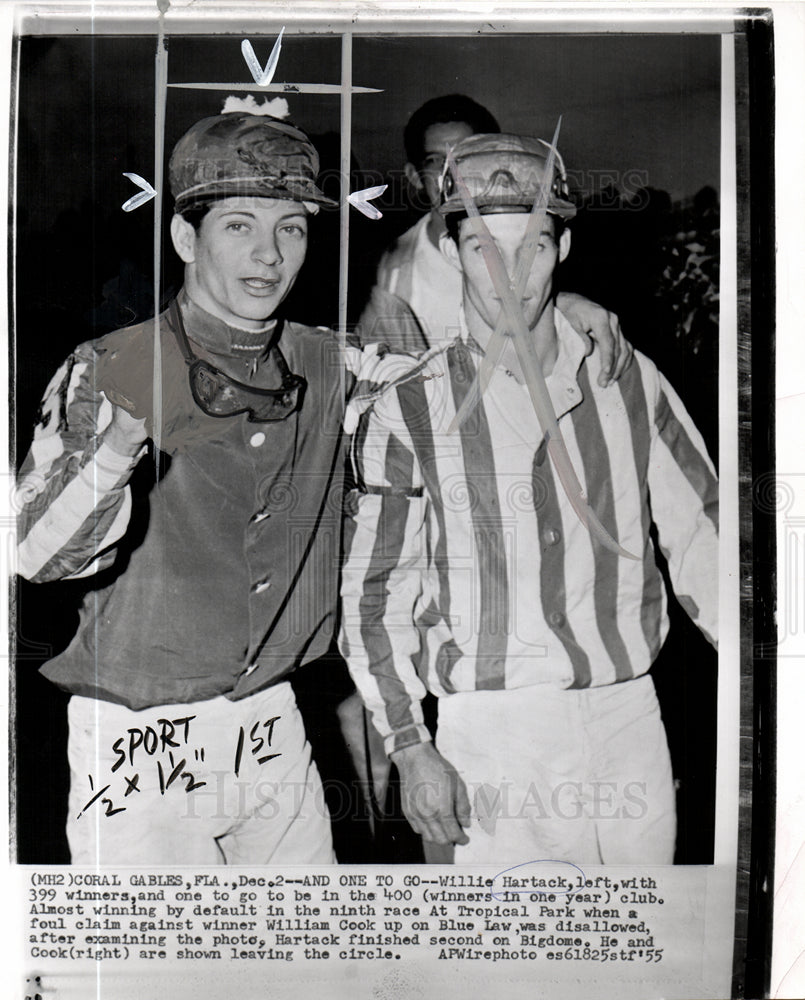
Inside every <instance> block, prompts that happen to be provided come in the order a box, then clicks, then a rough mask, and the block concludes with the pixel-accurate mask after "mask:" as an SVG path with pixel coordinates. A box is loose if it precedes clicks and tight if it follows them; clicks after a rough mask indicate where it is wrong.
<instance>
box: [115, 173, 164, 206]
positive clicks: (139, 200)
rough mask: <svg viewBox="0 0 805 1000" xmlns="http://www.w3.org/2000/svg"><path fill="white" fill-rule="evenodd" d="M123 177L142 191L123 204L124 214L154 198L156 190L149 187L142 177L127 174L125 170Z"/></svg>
mask: <svg viewBox="0 0 805 1000" xmlns="http://www.w3.org/2000/svg"><path fill="white" fill-rule="evenodd" d="M123 176H124V177H128V179H129V180H130V181H132V182H133V183H134V184H136V185H137V187H141V188H142V191H140V192H139V194H133V195H132V196H131V198H129V200H128V201H126V202H124V203H123V206H122V207H123V211H124V212H133V211H134V209H135V208H139V207H140V205H145V204H146V202H149V201H150V200H151V199H152V198H155V197H156V190H155V189H154V188H152V187H151V185H150V184H149V183H148V181H147V180H146V179H145V178H144V177H140V175H139V174H128V173H126V171H125V170H124V171H123Z"/></svg>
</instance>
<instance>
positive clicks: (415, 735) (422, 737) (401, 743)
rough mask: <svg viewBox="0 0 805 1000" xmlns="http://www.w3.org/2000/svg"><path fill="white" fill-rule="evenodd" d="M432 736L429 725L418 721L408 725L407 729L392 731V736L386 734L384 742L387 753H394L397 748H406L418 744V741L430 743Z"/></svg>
mask: <svg viewBox="0 0 805 1000" xmlns="http://www.w3.org/2000/svg"><path fill="white" fill-rule="evenodd" d="M431 741H432V737H431V735H430V732H429V731H428V727H427V726H425V725H423V724H422V723H417V724H416V725H413V726H408V727H407V728H406V729H401V730H400V731H399V732H396V733H392V734H391V735H390V736H386V738H385V739H384V740H383V743H384V745H385V748H386V753H387V754H389V755H390V754H392V753H394V751H395V750H404V749H405V748H406V747H413V746H416V745H417V743H430V742H431Z"/></svg>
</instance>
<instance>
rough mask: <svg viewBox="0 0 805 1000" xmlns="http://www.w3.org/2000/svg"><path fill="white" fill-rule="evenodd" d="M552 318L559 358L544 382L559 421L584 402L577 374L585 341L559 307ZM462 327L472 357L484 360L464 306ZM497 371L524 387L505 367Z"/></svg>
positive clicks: (501, 366)
mask: <svg viewBox="0 0 805 1000" xmlns="http://www.w3.org/2000/svg"><path fill="white" fill-rule="evenodd" d="M553 315H554V324H555V327H556V342H557V356H556V361H555V362H554V366H553V371H552V372H551V374H550V375H547V376H546V378H545V382H546V384H547V386H548V393H549V395H550V397H551V402H552V403H553V409H554V413H555V415H556V419H557V420H558V419H559V418H560V417H562V416H563V415H564V414H565V413H567V412H568V411H569V410H572V409H573V407H574V406H578V404H579V403H580V402H581V401H582V400H583V399H584V394H583V393H582V391H581V386H580V385H579V382H578V373H579V370H580V368H581V366H582V364H583V363H584V358H585V356H586V346H585V343H584V340H583V339H582V338H581V337H580V336H579V335H578V334H577V333H576V331H575V330H574V329H573V327H572V326H571V325H570V323H568V321H567V320H566V319H565V317H564V316H563V315H562V313H561V312H559V310H558V309H557V308H556V307H554V310H553ZM459 326H460V329H461V332H460V334H459V339H460V340H461V341H462V342H463V343H464V344H465V345H466V346H467V348H468V350H470V351H471V352H472V353H473V354H475V355H476V356H477V357H483V355H484V351H483V349H482V348H481V346H480V345H479V343H478V341H477V340H476V339H475V338H474V337H473V336H472V334H471V333H470V332H469V329H468V328H467V321H466V319H465V316H464V306H463V304H462V305H461V306H459ZM496 368H497V369H498V370H499V371H501V372H505V374H506V375H507V376H509V377H511V378H513V379H514V380H515V381H516V382H517V383H518V384H519V385H523V383H522V382H520V380H519V379H518V378H517V376H516V375H514V374H513V373H512V372H510V371H509V369H508V368H506V366H505V365H502V364H498V365H496ZM490 389H491V386H490Z"/></svg>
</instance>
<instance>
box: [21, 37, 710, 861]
mask: <svg viewBox="0 0 805 1000" xmlns="http://www.w3.org/2000/svg"><path fill="white" fill-rule="evenodd" d="M252 42H253V44H254V45H255V51H256V53H257V56H258V58H259V59H261V61H262V62H263V63H264V62H265V60H266V58H267V56H268V53H269V51H270V49H271V45H272V44H273V37H266V38H265V39H260V38H257V37H255V36H252ZM154 53H155V41H154V39H153V38H131V37H129V38H92V37H89V38H87V37H83V38H51V39H45V38H25V39H23V41H22V47H21V62H20V92H19V98H20V99H19V115H18V119H17V123H16V124H17V136H18V138H17V165H16V171H17V173H16V211H17V246H16V287H15V289H14V291H15V296H16V298H15V305H16V316H15V326H14V331H15V338H14V352H15V356H14V363H15V376H16V400H15V405H16V412H17V428H16V441H17V453H18V460H19V461H21V459H22V457H23V456H24V454H25V452H26V451H27V448H28V445H29V443H30V435H31V430H32V426H33V421H34V415H35V411H36V407H37V404H38V401H39V399H40V397H41V394H42V392H43V390H44V388H45V386H46V385H47V382H48V381H49V379H50V378H51V376H52V374H53V372H54V370H55V369H56V367H57V366H58V364H60V363H61V361H62V360H63V359H64V357H65V356H66V355H67V354H68V353H69V351H70V350H71V349H72V348H73V347H74V346H75V345H76V344H77V343H79V342H81V341H84V340H87V339H90V338H92V337H96V336H99V335H101V334H103V333H105V332H107V331H109V330H111V329H114V328H116V327H118V326H121V325H126V324H129V323H133V322H137V321H139V320H141V319H144V318H146V317H147V316H149V315H151V314H152V311H153V291H152V287H151V281H152V278H151V275H152V266H153V265H152V249H151V248H152V239H153V235H152V225H153V221H152V220H153V210H152V206H153V202H152V203H150V204H149V205H147V206H145V207H142V208H140V209H137V210H136V211H134V212H132V213H128V214H127V213H124V212H122V211H121V209H120V206H121V205H122V204H123V202H124V201H125V200H126V199H127V198H128V197H130V196H131V195H132V194H134V193H135V192H136V189H135V188H134V186H133V185H132V184H131V182H130V181H128V180H127V179H126V178H124V177H123V176H122V173H123V171H133V172H135V173H138V174H141V175H142V176H143V177H145V178H147V179H149V180H153V145H154V124H153V107H154V84H153V77H154ZM719 75H720V60H719V39H718V37H717V36H713V37H708V36H693V35H678V36H670V35H662V36H653V37H646V36H642V37H641V36H626V37H624V36H611V37H610V36H598V37H585V36H557V37H552V36H538V37H537V36H507V37H494V38H490V37H488V36H484V37H472V38H416V39H412V38H409V39H406V38H399V37H396V38H383V39H374V38H372V39H369V38H365V39H364V38H356V39H355V42H354V53H353V79H354V82H355V83H356V84H359V85H363V86H370V87H379V88H383V93H382V94H366V95H356V96H355V98H354V100H353V136H352V168H353V170H352V177H351V179H350V189H351V190H356V189H357V188H360V187H365V186H368V185H369V184H374V183H381V182H388V183H389V190H388V192H387V193H386V195H385V196H384V198H383V199H381V201H379V202H377V204H378V205H379V206H380V207H381V209H382V210H383V212H384V218H383V219H382V220H381V221H380V222H379V223H375V222H370V221H369V220H366V219H364V218H363V216H360V215H358V213H357V212H352V213H351V219H350V226H351V233H350V300H349V318H350V320H351V321H352V322H354V321H355V320H356V319H357V316H358V315H359V313H360V309H361V307H362V305H363V302H364V301H365V297H366V294H367V293H368V290H369V288H370V287H371V281H372V275H373V272H374V267H375V265H376V261H377V258H378V256H379V253H380V252H381V250H382V249H383V247H384V246H385V245H386V243H387V242H388V241H389V240H390V239H391V238H392V237H393V236H394V235H396V234H397V233H399V232H401V231H403V230H404V229H405V228H407V226H409V225H410V224H412V222H413V221H415V219H416V218H417V215H418V212H421V210H422V206H421V205H419V206H418V205H417V204H416V199H415V198H414V199H412V198H411V197H410V194H411V192H409V191H408V190H407V189H406V186H405V184H404V183H403V181H402V174H401V168H402V165H403V163H404V160H405V155H404V151H403V148H402V130H403V126H404V124H405V121H406V119H407V117H408V116H409V115H410V113H411V112H412V111H413V110H415V108H416V107H417V106H419V104H421V103H422V102H423V101H425V100H426V99H427V98H429V97H432V96H436V95H438V94H443V93H450V92H457V91H458V92H463V93H467V94H469V95H470V96H472V97H474V98H475V99H476V100H478V101H480V102H481V103H483V104H485V105H486V106H487V107H488V108H489V109H490V110H491V111H492V112H493V113H494V114H495V115H496V117H497V118H498V120H499V121H500V124H501V126H502V128H503V129H504V130H507V131H514V132H528V133H532V134H534V133H536V134H542V135H543V136H544V137H547V138H550V136H551V135H552V133H553V129H554V127H555V121H556V117H557V115H558V114H559V113H562V114H563V115H564V120H563V126H562V134H561V138H560V149H561V150H562V152H563V154H564V157H565V161H566V163H567V166H568V170H569V172H570V176H571V179H572V181H573V184H574V187H575V188H576V193H577V197H578V200H579V203H580V205H581V210H580V213H579V217H578V219H577V220H576V222H575V224H574V226H573V249H572V252H571V256H570V258H569V261H568V263H567V266H566V267H565V268H564V269H563V274H562V275H561V281H562V284H563V286H564V287H566V288H570V289H572V290H575V291H580V292H583V293H584V294H587V295H589V296H590V297H591V298H593V299H594V300H596V301H598V302H600V303H602V304H604V305H606V306H608V307H609V308H613V309H615V310H616V311H617V312H618V314H619V316H620V317H621V320H622V325H623V328H624V330H625V332H626V335H627V336H628V337H629V339H630V340H632V342H633V343H634V344H635V345H636V346H637V347H639V348H640V349H641V350H643V351H644V352H645V353H647V354H648V355H649V356H650V357H652V358H653V359H654V360H655V361H656V362H657V363H658V364H659V365H660V367H661V368H662V369H663V371H665V373H666V374H668V375H669V377H670V378H671V380H672V382H673V383H674V385H675V386H676V388H677V389H678V390H679V392H680V393H681V395H682V397H683V399H684V401H685V403H686V405H687V406H688V408H689V409H690V411H691V413H692V414H693V416H694V419H695V420H696V421H697V423H698V424H699V426H700V428H701V429H702V431H703V433H704V434H705V437H706V439H707V442H708V446H709V447H710V450H711V454H713V455H715V454H716V453H717V434H718V419H717V418H718V409H717V382H716V377H717V302H715V301H711V299H712V296H713V293H714V289H717V267H718V181H719V149H720V134H719V120H720V118H719ZM248 78H249V77H248V70H247V69H246V66H245V64H244V62H243V59H242V56H241V54H240V39H239V38H232V39H222V38H218V39H206V38H199V37H194V38H192V39H185V38H172V39H170V41H169V80H170V81H171V82H180V81H210V80H223V81H235V80H242V81H245V80H247V79H248ZM276 79H277V80H278V81H283V80H287V81H294V82H300V81H304V82H330V83H337V82H338V81H339V79H340V40H339V39H337V38H326V37H304V38H303V37H298V36H296V37H294V36H286V38H285V40H284V43H283V51H282V55H281V58H280V63H279V68H278V71H277V75H276ZM225 94H226V92H225V91H223V92H222V93H221V94H218V93H217V92H200V91H188V90H178V89H174V88H171V89H170V90H169V92H168V102H167V125H166V136H165V147H166V150H168V151H169V150H170V149H171V148H172V146H173V144H174V142H175V141H176V140H177V139H178V137H179V136H180V135H181V134H182V133H183V132H184V131H185V130H186V128H187V127H188V126H189V125H190V124H192V123H193V122H194V121H195V120H197V119H198V118H200V117H203V116H205V115H207V114H216V113H218V112H219V111H220V109H221V104H222V101H223V98H224V96H225ZM289 104H290V108H291V118H292V120H294V121H296V122H297V123H298V124H300V125H301V126H302V127H304V128H305V129H306V130H307V131H308V132H309V133H310V134H311V135H312V136H313V137H314V139H315V141H316V144H317V146H318V147H319V149H320V152H321V154H322V167H323V171H324V174H325V182H324V183H325V188H326V189H327V191H328V193H329V194H331V195H332V196H333V197H338V183H337V176H336V173H337V167H338V156H339V141H340V140H339V101H338V97H337V96H321V95H316V96H313V95H298V96H297V95H294V96H292V97H291V98H289ZM169 205H170V198H169V197H168V196H166V202H165V211H164V215H165V219H164V222H165V225H167V222H168V221H169V217H170V211H169ZM314 221H315V228H314V230H313V233H312V239H311V249H310V251H309V255H308V261H307V263H306V265H305V268H304V269H303V272H302V274H301V275H300V278H299V281H298V283H297V286H296V288H295V289H294V291H293V293H292V298H291V300H290V301H289V303H288V311H289V313H291V314H292V315H293V316H294V318H296V319H299V320H302V321H305V322H310V323H322V324H329V325H332V324H334V323H335V322H336V321H337V291H338V213H337V212H334V211H331V212H322V213H321V214H320V215H319V216H318V217H317V219H316V220H314ZM164 245H165V246H166V247H169V243H167V242H166V243H165V244H164ZM180 281H181V270H180V269H179V268H178V267H177V264H176V262H175V260H174V255H173V253H172V251H171V250H166V251H165V253H164V255H163V276H162V287H163V292H164V293H165V296H167V295H168V294H169V293H170V292H171V291H172V290H175V288H176V287H178V284H179V283H180ZM90 586H91V581H90V582H88V581H76V582H65V583H54V584H44V585H38V586H33V585H30V584H27V583H26V582H25V581H20V583H19V585H18V591H17V605H16V606H17V647H18V665H17V671H16V696H15V697H16V705H17V716H16V743H15V750H16V756H15V761H14V766H15V768H16V776H15V777H16V780H15V782H14V785H15V787H16V806H17V827H16V829H17V858H18V860H19V861H20V862H25V863H38V864H42V863H51V862H52V863H55V862H64V861H66V860H67V854H66V843H65V840H64V834H63V825H64V811H65V807H66V792H67V782H68V775H67V768H66V759H65V740H66V725H65V716H64V710H65V704H66V697H65V696H64V695H63V694H62V693H61V692H59V691H57V690H56V689H55V688H54V687H52V686H51V685H50V684H49V683H47V682H45V681H44V680H43V679H42V678H41V677H40V676H39V675H38V673H37V667H38V666H39V665H40V664H41V662H42V661H43V660H44V659H46V658H47V657H48V656H49V655H52V654H53V653H54V652H56V651H57V650H59V649H61V648H63V647H64V646H65V645H66V644H67V642H68V641H69V639H70V638H71V636H72V634H73V632H74V629H75V626H76V623H77V607H78V603H79V601H80V598H81V595H82V594H83V593H84V592H85V591H86V590H87V589H88V587H90ZM671 613H672V621H673V629H672V634H671V637H670V638H669V640H668V642H667V643H666V646H665V648H664V650H663V653H662V654H661V656H660V659H659V661H658V662H657V664H656V665H655V667H654V669H653V675H654V678H655V682H656V684H657V688H658V693H659V696H660V701H661V705H662V710H663V716H664V719H665V722H666V727H667V730H668V738H669V743H670V746H671V753H672V758H673V762H674V771H675V776H676V779H677V782H678V787H679V801H678V804H679V838H678V852H677V860H678V861H679V862H681V863H707V862H710V861H711V860H712V842H713V824H714V792H715V738H716V732H715V695H716V661H715V655H714V653H713V652H712V650H711V649H710V647H709V646H708V645H707V644H706V643H705V642H704V640H702V639H701V637H700V636H699V634H698V632H697V630H696V629H695V628H694V627H693V626H691V625H690V623H689V622H688V620H687V618H686V617H685V616H684V614H682V613H681V611H680V610H679V608H678V607H677V606H676V605H675V604H674V603H673V602H672V609H671ZM296 686H297V690H298V694H299V699H300V705H301V707H302V709H303V713H304V714H305V717H306V723H307V726H308V729H309V732H310V735H311V740H312V742H313V745H314V751H316V753H317V758H318V760H319V763H320V768H321V770H322V772H323V778H324V780H325V786H326V787H329V788H330V791H331V807H332V808H333V811H334V813H335V814H336V815H337V817H338V821H337V823H336V846H337V850H338V853H339V858H340V859H341V860H342V861H354V862H359V861H372V860H377V859H388V860H398V861H404V860H414V859H415V857H416V855H415V850H416V848H415V845H412V844H411V842H410V840H409V839H408V838H407V837H406V836H405V832H404V828H403V827H402V826H401V825H400V824H391V825H388V824H387V825H386V826H384V828H383V830H382V832H381V836H380V837H379V838H378V839H377V840H376V841H375V842H374V843H373V842H372V841H371V839H370V838H369V836H368V829H367V823H366V817H365V815H364V814H365V809H364V807H363V805H362V801H361V798H360V796H359V795H356V794H354V781H355V775H354V774H353V773H352V772H351V771H350V769H349V763H348V760H347V758H346V757H345V755H344V753H343V747H342V746H341V745H340V740H339V736H338V731H337V727H336V726H335V724H334V717H333V712H332V707H333V705H334V703H335V702H336V701H337V700H338V699H339V698H340V697H342V696H343V694H344V693H345V692H346V691H348V682H347V681H346V679H345V677H344V673H343V667H342V665H341V664H340V661H339V660H338V659H337V657H331V658H329V659H328V660H325V661H322V662H321V663H319V664H316V665H314V666H312V667H310V668H306V669H305V670H304V671H302V672H300V674H299V675H298V678H297V680H296ZM344 789H347V793H346V794H345V792H344Z"/></svg>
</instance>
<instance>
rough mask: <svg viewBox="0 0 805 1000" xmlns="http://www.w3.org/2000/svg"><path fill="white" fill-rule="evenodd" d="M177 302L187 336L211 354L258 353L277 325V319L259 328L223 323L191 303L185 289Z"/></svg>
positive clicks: (196, 304)
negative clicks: (247, 328) (245, 327)
mask: <svg viewBox="0 0 805 1000" xmlns="http://www.w3.org/2000/svg"><path fill="white" fill-rule="evenodd" d="M178 301H179V308H180V309H181V310H182V316H183V318H184V322H185V327H186V328H187V336H188V338H189V339H190V340H191V341H193V343H194V344H198V345H199V347H203V348H204V349H205V350H207V351H212V352H213V353H214V354H231V355H233V356H235V357H238V356H240V355H248V356H253V355H260V354H262V353H263V352H264V351H265V349H266V347H268V344H269V341H270V340H271V336H272V334H273V333H274V330H275V329H276V326H277V320H276V319H270V320H269V321H268V322H267V323H266V325H265V326H264V327H263V328H262V329H260V330H246V329H244V328H243V327H239V326H233V325H232V324H230V323H225V322H224V320H222V319H219V318H218V317H217V316H213V315H212V313H209V312H207V310H206V309H203V308H202V307H201V306H200V305H198V303H196V302H194V301H193V300H192V299H191V298H190V296H189V295H188V294H187V291H186V290H185V289H184V288H183V289H182V290H181V292H179V297H178Z"/></svg>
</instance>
